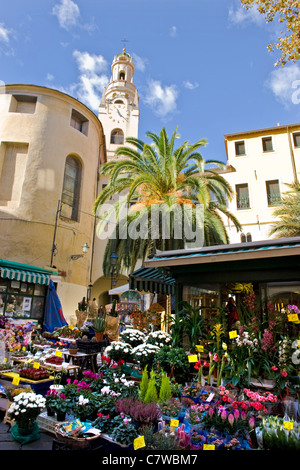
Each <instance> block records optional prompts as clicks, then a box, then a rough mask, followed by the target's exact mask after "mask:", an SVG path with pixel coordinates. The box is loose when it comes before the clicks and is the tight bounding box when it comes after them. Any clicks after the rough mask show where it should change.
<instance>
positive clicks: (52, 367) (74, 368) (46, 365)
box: [11, 357, 80, 379]
mask: <svg viewBox="0 0 300 470" xmlns="http://www.w3.org/2000/svg"><path fill="white" fill-rule="evenodd" d="M11 361H13V362H17V363H19V364H24V365H25V364H26V362H27V361H28V359H21V358H19V357H11ZM41 366H42V367H43V368H44V369H47V370H49V371H51V372H55V373H59V372H61V371H62V369H64V370H66V371H67V374H68V375H70V372H71V373H73V374H74V377H75V379H77V372H78V371H79V369H80V366H79V365H76V364H70V363H67V364H66V363H63V364H62V365H59V366H56V365H54V364H50V363H47V362H43V363H41ZM71 375H72V374H71Z"/></svg>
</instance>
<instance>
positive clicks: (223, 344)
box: [222, 343, 227, 351]
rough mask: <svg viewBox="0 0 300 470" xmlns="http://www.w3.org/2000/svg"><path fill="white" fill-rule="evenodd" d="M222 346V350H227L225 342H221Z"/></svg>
mask: <svg viewBox="0 0 300 470" xmlns="http://www.w3.org/2000/svg"><path fill="white" fill-rule="evenodd" d="M222 348H223V349H224V351H227V344H226V343H222Z"/></svg>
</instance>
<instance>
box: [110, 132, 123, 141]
mask: <svg viewBox="0 0 300 470" xmlns="http://www.w3.org/2000/svg"><path fill="white" fill-rule="evenodd" d="M110 143H111V144H117V145H122V144H124V133H123V131H122V130H121V129H114V130H113V131H112V132H111V135H110Z"/></svg>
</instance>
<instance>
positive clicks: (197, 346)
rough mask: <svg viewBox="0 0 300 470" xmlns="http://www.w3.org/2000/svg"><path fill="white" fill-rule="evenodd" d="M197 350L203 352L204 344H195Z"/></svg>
mask: <svg viewBox="0 0 300 470" xmlns="http://www.w3.org/2000/svg"><path fill="white" fill-rule="evenodd" d="M196 348H197V351H199V352H204V346H202V344H196Z"/></svg>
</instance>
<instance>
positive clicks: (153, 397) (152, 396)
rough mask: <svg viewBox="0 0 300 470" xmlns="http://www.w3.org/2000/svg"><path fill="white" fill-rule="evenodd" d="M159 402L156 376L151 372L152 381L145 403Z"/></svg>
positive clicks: (150, 381) (149, 384) (150, 380)
mask: <svg viewBox="0 0 300 470" xmlns="http://www.w3.org/2000/svg"><path fill="white" fill-rule="evenodd" d="M157 401H158V394H157V390H156V381H155V376H154V372H153V371H151V373H150V379H149V383H148V387H147V391H146V395H145V398H144V402H145V403H154V402H157Z"/></svg>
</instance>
